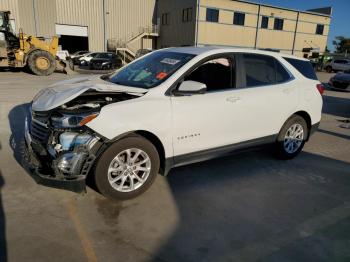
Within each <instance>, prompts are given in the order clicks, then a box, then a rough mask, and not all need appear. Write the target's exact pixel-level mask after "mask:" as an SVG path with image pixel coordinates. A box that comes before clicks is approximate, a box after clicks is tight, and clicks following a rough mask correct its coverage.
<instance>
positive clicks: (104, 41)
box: [102, 0, 107, 52]
mask: <svg viewBox="0 0 350 262" xmlns="http://www.w3.org/2000/svg"><path fill="white" fill-rule="evenodd" d="M102 12H103V17H102V18H103V44H104V47H103V48H104V51H105V52H107V24H106V1H105V0H102Z"/></svg>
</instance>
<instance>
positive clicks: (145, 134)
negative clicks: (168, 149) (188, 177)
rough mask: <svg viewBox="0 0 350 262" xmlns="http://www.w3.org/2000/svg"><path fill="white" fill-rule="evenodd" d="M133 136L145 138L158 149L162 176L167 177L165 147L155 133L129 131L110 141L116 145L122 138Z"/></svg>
mask: <svg viewBox="0 0 350 262" xmlns="http://www.w3.org/2000/svg"><path fill="white" fill-rule="evenodd" d="M132 135H139V136H142V137H143V138H145V139H147V140H148V141H150V142H151V143H152V144H153V145H154V146H155V147H156V149H157V151H158V155H159V160H160V168H159V169H160V170H159V172H160V174H161V175H165V168H166V166H165V162H166V161H165V149H164V145H163V143H162V142H161V140H160V139H159V137H158V136H156V135H155V134H154V133H152V132H149V131H147V130H134V131H129V132H126V133H124V134H121V135H119V136H117V137H115V138H113V139H111V140H110V142H112V143H114V142H116V141H118V140H120V139H122V138H125V137H127V136H132Z"/></svg>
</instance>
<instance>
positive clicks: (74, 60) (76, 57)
mask: <svg viewBox="0 0 350 262" xmlns="http://www.w3.org/2000/svg"><path fill="white" fill-rule="evenodd" d="M89 54H91V53H90V52H88V51H78V52H75V53H74V54H73V55H71V56H70V59H69V67H70V69H72V70H74V66H76V65H78V66H80V58H82V57H83V56H87V55H89Z"/></svg>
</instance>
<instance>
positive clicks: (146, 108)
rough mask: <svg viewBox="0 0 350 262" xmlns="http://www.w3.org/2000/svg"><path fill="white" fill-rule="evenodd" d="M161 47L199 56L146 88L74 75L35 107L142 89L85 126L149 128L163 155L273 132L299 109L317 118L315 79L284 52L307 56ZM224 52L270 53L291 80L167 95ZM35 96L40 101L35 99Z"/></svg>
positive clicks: (116, 131) (107, 132) (111, 130)
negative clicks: (90, 92) (87, 95)
mask: <svg viewBox="0 0 350 262" xmlns="http://www.w3.org/2000/svg"><path fill="white" fill-rule="evenodd" d="M163 51H172V52H182V53H193V54H196V55H197V56H196V57H195V58H193V59H192V60H191V61H189V62H188V63H187V64H185V65H184V66H183V67H181V68H180V69H179V70H178V71H177V72H176V73H175V74H173V75H172V76H170V77H169V78H168V79H167V80H166V81H165V82H164V83H162V84H161V85H159V86H157V87H154V88H151V89H149V90H146V89H140V88H134V87H127V86H118V85H114V84H111V83H108V82H104V81H102V80H98V81H97V80H96V79H90V80H89V79H80V80H78V79H77V80H76V81H72V80H71V81H72V82H65V83H63V84H62V83H61V84H58V85H55V87H54V88H53V89H51V90H48V91H47V92H46V93H44V94H43V95H39V96H38V98H37V99H34V102H33V109H34V110H38V109H40V110H43V111H45V110H50V109H53V108H54V107H56V106H59V105H61V104H63V103H66V102H68V101H70V100H72V99H74V98H75V97H77V96H78V95H79V94H81V93H83V92H85V91H87V90H89V89H95V90H97V91H101V92H103V91H107V90H111V91H112V90H115V91H122V90H125V91H126V92H131V91H133V92H141V93H142V92H143V93H145V95H143V96H141V97H139V98H136V99H131V100H126V101H122V102H118V103H113V104H109V105H107V106H104V107H103V108H102V109H101V112H100V114H99V116H98V117H97V118H95V119H94V120H92V121H91V122H89V123H88V124H87V126H88V127H89V128H91V129H92V130H94V131H95V132H97V133H99V134H101V135H103V136H104V137H106V138H108V139H113V138H116V137H118V136H119V135H122V134H124V133H127V132H132V131H135V130H145V131H148V132H151V133H153V134H154V135H156V136H157V137H158V138H159V139H160V141H161V142H162V144H163V146H164V149H165V156H166V157H167V158H168V157H172V156H177V155H182V154H187V153H192V152H196V151H200V150H204V149H210V148H215V147H220V146H224V145H229V144H233V143H238V142H243V141H247V140H250V139H255V138H261V137H264V136H269V135H275V134H277V133H278V132H279V130H280V129H281V127H282V125H283V124H284V123H285V121H286V120H287V119H288V118H289V117H290V116H291V115H292V114H294V113H295V112H298V111H301V110H302V111H306V112H307V113H308V114H309V115H310V117H311V120H312V124H315V123H317V122H319V121H320V119H321V109H322V97H321V95H320V94H319V92H318V90H317V89H316V84H317V83H319V81H315V80H310V79H307V78H305V77H304V76H303V75H302V74H300V73H299V72H298V71H297V70H296V69H295V68H294V67H293V66H291V65H290V64H289V63H287V62H286V61H285V60H284V59H283V58H282V56H284V57H292V58H294V59H300V60H305V59H301V58H297V57H294V56H291V55H285V54H279V53H274V52H266V51H260V50H248V49H236V48H213V47H211V48H209V47H205V48H192V47H191V48H186V47H185V48H171V49H163V50H161V51H156V52H163ZM228 52H231V53H235V52H243V53H255V54H265V55H269V56H272V57H274V58H275V59H277V60H279V61H280V63H282V64H283V65H284V66H285V67H286V68H287V69H288V70H289V71H290V72H291V74H292V75H293V76H294V79H293V80H291V81H289V82H287V83H283V84H275V85H268V86H260V87H253V88H242V89H231V90H224V91H217V92H207V93H205V94H195V95H191V96H181V97H179V96H177V97H176V96H171V95H165V93H166V91H167V90H168V89H169V87H170V86H172V84H173V83H174V82H175V81H176V80H178V78H179V77H180V76H181V75H182V74H184V73H186V72H188V70H189V69H190V68H191V67H192V66H193V65H195V64H196V63H198V62H199V61H201V60H202V59H204V58H206V57H208V56H211V55H216V54H221V53H228ZM140 59H142V58H140ZM39 100H40V101H41V103H38V102H39ZM39 105H40V106H39ZM36 107H37V108H36ZM186 136H187V137H186Z"/></svg>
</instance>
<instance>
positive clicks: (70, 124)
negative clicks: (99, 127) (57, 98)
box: [51, 112, 98, 128]
mask: <svg viewBox="0 0 350 262" xmlns="http://www.w3.org/2000/svg"><path fill="white" fill-rule="evenodd" d="M97 116H98V113H96V112H94V113H89V114H74V115H70V114H62V115H60V116H52V117H51V124H52V125H53V126H54V127H56V128H75V127H81V126H84V125H86V124H87V123H89V122H90V121H91V120H93V119H95V118H96V117H97Z"/></svg>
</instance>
